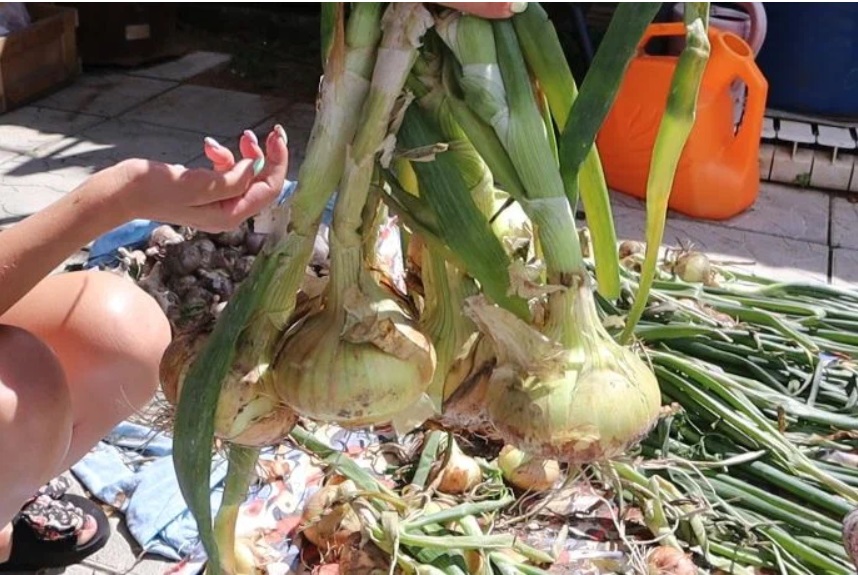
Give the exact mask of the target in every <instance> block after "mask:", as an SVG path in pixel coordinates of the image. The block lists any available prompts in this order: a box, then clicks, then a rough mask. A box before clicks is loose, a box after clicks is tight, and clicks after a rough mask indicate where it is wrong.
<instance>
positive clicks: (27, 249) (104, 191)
mask: <svg viewBox="0 0 858 575" xmlns="http://www.w3.org/2000/svg"><path fill="white" fill-rule="evenodd" d="M120 166H121V164H120V165H117V166H114V167H112V168H108V169H106V170H103V171H101V172H99V173H97V174H95V175H94V176H92V177H91V178H89V179H88V180H87V181H86V182H84V183H83V184H81V185H80V186H78V187H77V188H76V189H75V190H73V191H71V192H69V193H68V194H66V195H65V196H64V197H62V198H61V199H60V200H58V201H56V202H54V203H53V204H51V205H49V206H48V207H47V208H45V209H44V210H42V211H40V212H37V213H35V214H33V215H32V216H30V217H28V218H26V219H24V220H22V221H20V222H18V223H17V224H15V225H14V226H12V227H11V228H9V229H7V230H4V231H3V232H0V315H3V313H4V312H5V311H6V310H7V309H9V308H10V307H11V306H12V305H13V304H14V303H15V302H17V301H18V299H20V298H21V297H23V296H24V295H25V294H26V293H27V292H28V291H30V289H32V288H33V286H35V285H36V284H37V283H38V282H39V281H41V280H42V278H44V277H45V276H47V275H48V274H49V273H51V271H52V270H54V269H55V268H56V267H57V266H59V265H60V264H61V263H62V262H63V261H64V260H65V259H66V258H67V257H69V256H70V255H71V254H73V253H74V252H75V251H76V250H78V249H80V248H81V247H82V246H84V245H86V244H87V243H89V242H90V241H92V240H93V239H95V238H97V237H98V236H100V235H101V234H103V233H105V232H107V231H109V230H111V229H113V228H115V227H116V226H118V225H120V224H122V223H123V222H124V221H126V220H127V219H128V218H126V216H125V214H123V213H122V210H121V206H120V205H119V204H118V203H117V202H115V201H113V200H112V199H111V198H112V195H113V192H114V191H115V190H116V189H117V187H118V186H121V185H123V184H122V176H121V175H120V174H121V172H122V171H123V170H122V168H121V167H120Z"/></svg>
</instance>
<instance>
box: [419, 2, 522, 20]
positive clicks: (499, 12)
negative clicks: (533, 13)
mask: <svg viewBox="0 0 858 575" xmlns="http://www.w3.org/2000/svg"><path fill="white" fill-rule="evenodd" d="M436 4H438V5H440V6H445V7H447V8H452V9H453V10H460V11H462V12H467V13H469V14H473V15H474V16H479V17H480V18H489V19H501V18H509V17H511V16H512V15H513V14H518V13H519V12H524V10H525V9H526V8H527V2H436Z"/></svg>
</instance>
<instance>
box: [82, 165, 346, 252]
mask: <svg viewBox="0 0 858 575" xmlns="http://www.w3.org/2000/svg"><path fill="white" fill-rule="evenodd" d="M297 186H298V183H297V182H292V181H290V180H286V181H285V182H284V183H283V189H282V190H280V195H279V196H277V200H276V203H277V204H278V205H280V204H282V203H283V202H285V201H286V200H287V199H289V198H290V197H292V194H293V193H294V192H295V188H296V187H297ZM335 201H336V194H334V195H332V196H331V199H330V200H329V201H328V204H327V205H326V206H325V211H324V212H323V213H322V222H324V223H325V224H326V225H328V226H330V225H331V221H332V220H333V217H334V203H335ZM160 225H162V223H161V222H155V221H152V220H143V219H137V220H132V221H130V222H128V223H125V224H123V225H121V226H119V227H117V228H114V229H112V230H110V231H109V232H107V233H106V234H104V235H102V236H100V237H99V238H98V239H96V240H95V242H93V244H92V247H91V248H90V251H89V258H88V259H87V261H86V264H85V265H84V267H86V268H94V267H113V266H115V265H117V264H118V263H119V258H118V255H117V252H118V250H119V248H126V249H135V248H140V247H143V246H145V245H146V244H147V242H148V241H149V236H150V235H151V234H152V231H153V230H154V229H155V228H157V227H158V226H160Z"/></svg>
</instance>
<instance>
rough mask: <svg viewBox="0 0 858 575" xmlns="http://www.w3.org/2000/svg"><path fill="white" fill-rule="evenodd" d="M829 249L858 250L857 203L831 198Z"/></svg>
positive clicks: (845, 199)
mask: <svg viewBox="0 0 858 575" xmlns="http://www.w3.org/2000/svg"><path fill="white" fill-rule="evenodd" d="M831 247H834V248H839V247H843V248H851V249H858V203H856V202H853V201H850V200H849V199H847V198H832V200H831Z"/></svg>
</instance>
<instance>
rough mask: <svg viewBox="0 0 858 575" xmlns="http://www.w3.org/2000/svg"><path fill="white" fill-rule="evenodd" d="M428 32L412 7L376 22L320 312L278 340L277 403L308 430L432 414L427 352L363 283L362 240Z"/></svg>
mask: <svg viewBox="0 0 858 575" xmlns="http://www.w3.org/2000/svg"><path fill="white" fill-rule="evenodd" d="M431 24H432V18H431V16H430V15H429V13H428V12H427V11H426V9H425V8H424V7H423V5H422V4H419V3H397V4H390V5H389V6H388V8H387V9H386V11H385V13H384V16H383V18H382V24H381V25H382V30H383V33H382V39H381V43H380V46H379V48H378V56H377V60H376V63H375V68H374V70H373V75H372V82H371V85H370V89H369V93H368V96H367V98H366V102H365V104H364V106H363V108H362V109H361V110H360V113H359V114H357V115H356V116H357V118H358V122H359V129H358V130H357V133H356V135H355V137H354V140H353V141H352V142H351V143H350V145H349V146H347V153H346V155H345V159H344V160H345V161H344V169H343V171H342V174H343V175H342V181H341V184H340V191H339V194H338V196H337V201H336V204H335V207H334V219H333V223H332V226H331V230H330V258H331V272H330V273H331V275H330V281H329V282H328V284H327V286H326V291H325V293H324V294H323V296H322V297H323V309H322V311H321V312H319V313H318V314H316V315H313V316H311V317H310V318H308V319H306V320H305V321H304V322H302V323H300V324H299V325H296V326H295V327H294V329H292V330H290V331H289V332H288V333H287V334H286V337H285V338H284V340H283V342H282V347H281V348H280V349H279V350H278V352H277V354H276V357H275V359H274V370H273V371H274V377H275V383H274V386H275V389H276V390H277V393H278V395H279V397H280V398H281V399H282V400H283V401H284V402H285V403H286V404H287V405H289V406H290V407H292V408H293V409H294V410H295V411H296V412H297V413H299V414H301V415H304V416H305V417H308V418H310V419H313V420H317V421H325V422H332V423H337V424H339V425H343V426H346V427H362V426H367V425H375V424H382V423H390V422H392V423H393V424H394V426H396V427H397V428H398V429H405V428H406V427H412V426H414V425H415V424H416V425H419V424H420V423H422V421H423V420H425V418H426V417H428V415H429V414H431V402H430V401H429V400H428V397H427V396H426V394H425V392H426V389H427V388H428V386H429V384H430V383H431V381H432V377H433V374H434V370H435V351H434V348H433V346H432V343H431V341H430V340H429V338H428V337H427V336H426V335H425V334H424V333H423V332H422V331H421V329H420V326H419V325H418V323H417V321H416V320H415V318H414V317H413V314H411V313H409V312H408V311H407V310H406V309H405V307H404V306H403V302H402V301H401V299H400V298H399V297H398V296H397V295H396V294H394V293H392V292H390V291H389V290H387V289H385V288H384V287H382V286H381V285H379V284H378V283H377V282H376V281H375V280H374V278H373V277H372V275H371V273H370V271H369V270H368V268H367V265H366V261H367V259H368V257H367V254H366V251H365V249H364V247H365V246H364V243H363V241H362V234H361V228H362V224H363V214H364V207H365V205H366V203H367V199H368V197H369V194H370V188H371V186H372V185H373V178H374V175H375V173H376V170H375V166H376V161H377V156H378V154H379V153H380V152H381V151H382V149H383V147H384V145H385V144H386V140H387V137H388V130H389V128H393V129H394V130H395V129H396V126H395V123H396V122H395V121H394V122H391V118H393V117H394V112H395V111H396V109H397V108H396V107H397V105H398V104H399V105H401V104H402V102H401V100H400V94H401V92H402V89H403V87H404V84H405V80H406V78H407V76H408V74H409V72H410V70H411V67H412V65H413V63H414V60H415V58H416V55H417V50H418V48H419V45H420V41H421V38H422V37H423V35H424V33H425V32H426V30H427V29H428V28H429V27H430V26H431ZM352 113H353V111H352ZM391 124H393V126H391ZM391 137H393V134H391Z"/></svg>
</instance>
